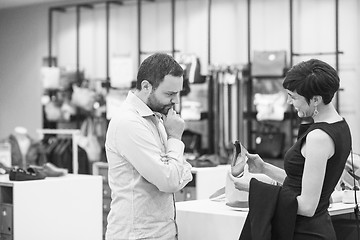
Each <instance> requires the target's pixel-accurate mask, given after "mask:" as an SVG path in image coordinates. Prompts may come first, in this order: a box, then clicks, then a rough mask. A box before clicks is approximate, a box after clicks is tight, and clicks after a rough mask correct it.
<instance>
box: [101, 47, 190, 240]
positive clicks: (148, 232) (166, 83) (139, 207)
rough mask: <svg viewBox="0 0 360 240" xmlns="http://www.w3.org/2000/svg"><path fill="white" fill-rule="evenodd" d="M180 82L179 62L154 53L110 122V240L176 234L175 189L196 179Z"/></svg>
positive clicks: (166, 237)
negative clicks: (187, 150)
mask: <svg viewBox="0 0 360 240" xmlns="http://www.w3.org/2000/svg"><path fill="white" fill-rule="evenodd" d="M182 86H183V69H182V68H181V66H180V65H179V64H178V63H177V62H176V61H175V60H174V59H173V58H172V57H171V56H169V55H167V54H163V53H156V54H153V55H151V56H150V57H148V58H147V59H145V60H144V61H143V63H142V64H141V66H140V68H139V70H138V75H137V83H136V89H135V91H134V92H132V91H130V92H129V94H128V96H127V98H126V100H125V102H124V103H123V105H122V108H121V110H119V114H118V115H117V116H116V117H113V118H112V119H111V121H110V124H109V128H108V131H107V136H106V143H105V148H106V155H107V160H108V163H109V185H110V188H111V198H112V201H111V210H110V213H109V215H108V225H107V231H106V239H107V240H115V239H116V240H119V239H166V240H168V239H177V227H176V222H175V199H174V193H175V192H177V191H179V190H180V189H182V188H183V187H184V186H185V185H186V184H187V183H188V182H190V181H191V180H192V175H191V171H190V170H191V165H190V164H189V163H187V162H186V160H185V159H184V158H183V153H184V143H183V142H181V137H182V134H183V131H184V128H185V123H184V120H183V119H181V118H180V116H179V115H178V114H177V113H176V112H175V111H174V109H173V108H174V105H175V104H176V103H178V102H179V95H180V91H181V90H182Z"/></svg>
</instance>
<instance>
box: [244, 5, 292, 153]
mask: <svg viewBox="0 0 360 240" xmlns="http://www.w3.org/2000/svg"><path fill="white" fill-rule="evenodd" d="M247 13H248V14H247V32H248V35H247V37H248V39H247V42H248V48H247V60H248V63H247V67H246V69H244V71H243V77H244V78H246V79H247V84H246V89H247V96H246V111H245V112H244V113H243V117H244V119H245V129H246V142H247V147H248V148H249V149H255V143H254V135H255V134H256V133H257V131H255V130H254V129H255V125H254V124H253V121H257V120H256V114H257V112H256V111H254V110H253V96H254V91H253V90H254V89H253V81H254V80H255V79H258V80H260V81H273V80H279V79H281V78H283V77H284V74H283V75H279V76H273V75H271V76H253V74H252V69H251V68H252V60H251V59H252V58H251V51H252V48H251V0H247ZM285 72H286V67H285V68H284V69H283V73H285ZM296 119H297V116H296V114H295V112H294V111H293V110H290V111H287V112H285V114H284V120H283V121H289V123H290V124H289V126H290V127H289V132H290V139H293V138H294V128H295V125H296V123H297V120H296ZM285 142H286V138H285ZM285 145H286V144H285Z"/></svg>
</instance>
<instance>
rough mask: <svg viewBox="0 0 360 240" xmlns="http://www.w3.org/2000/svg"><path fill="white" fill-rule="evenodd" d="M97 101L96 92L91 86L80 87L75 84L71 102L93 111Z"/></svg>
mask: <svg viewBox="0 0 360 240" xmlns="http://www.w3.org/2000/svg"><path fill="white" fill-rule="evenodd" d="M95 101H96V93H95V91H92V90H91V89H89V88H83V87H78V86H76V85H73V94H72V96H71V103H72V104H73V105H74V106H76V107H79V108H81V109H84V110H86V111H91V110H92V109H93V106H94V103H95Z"/></svg>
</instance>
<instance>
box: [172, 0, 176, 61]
mask: <svg viewBox="0 0 360 240" xmlns="http://www.w3.org/2000/svg"><path fill="white" fill-rule="evenodd" d="M171 54H172V56H173V57H175V0H171Z"/></svg>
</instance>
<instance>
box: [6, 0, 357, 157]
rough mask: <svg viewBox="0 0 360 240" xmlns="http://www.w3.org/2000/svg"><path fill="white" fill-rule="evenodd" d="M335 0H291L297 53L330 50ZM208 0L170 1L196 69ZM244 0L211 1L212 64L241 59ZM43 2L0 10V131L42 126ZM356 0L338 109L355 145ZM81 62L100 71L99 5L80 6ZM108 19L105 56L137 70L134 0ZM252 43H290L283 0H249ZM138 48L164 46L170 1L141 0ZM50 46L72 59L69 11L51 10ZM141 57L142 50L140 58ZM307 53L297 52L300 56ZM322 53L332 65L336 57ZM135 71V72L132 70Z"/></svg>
mask: <svg viewBox="0 0 360 240" xmlns="http://www.w3.org/2000/svg"><path fill="white" fill-rule="evenodd" d="M334 2H335V1H328V0H305V1H304V0H302V1H294V3H295V4H294V43H293V44H294V49H295V51H298V52H329V51H334V49H335V4H334ZM207 3H208V1H206V0H196V1H193V0H191V1H190V0H179V1H176V13H175V16H176V17H175V48H176V49H177V50H179V51H180V52H183V53H193V54H196V55H198V56H199V58H200V60H201V65H202V68H201V70H202V73H203V74H206V73H207V71H208V66H207V59H208V57H209V56H208V52H207V48H208V45H207V44H208V41H207ZM246 4H247V3H246V1H244V0H213V1H212V9H211V35H210V36H211V43H210V50H211V51H210V52H211V56H210V59H211V63H212V64H220V65H226V64H245V63H246V62H247V5H246ZM49 6H50V5H46V4H41V5H35V6H30V7H19V8H10V9H3V10H0V138H4V137H6V136H8V135H9V134H10V133H11V132H12V130H13V129H14V127H15V126H24V127H26V128H27V129H28V130H29V134H31V135H33V136H36V135H35V134H36V129H38V128H41V127H42V110H41V95H42V85H41V81H40V80H41V79H40V78H41V76H40V68H41V66H42V58H43V57H46V56H47V52H48V7H49ZM358 13H360V6H359V3H358V1H357V0H348V1H340V4H339V43H340V45H339V48H340V50H341V51H344V54H342V55H340V57H339V63H340V65H339V70H340V77H341V80H342V82H341V87H342V88H344V91H341V92H340V93H339V94H340V112H341V114H342V115H343V116H344V117H345V118H346V120H347V121H348V122H349V124H350V127H351V130H352V133H353V149H354V151H357V152H360V136H359V135H360V134H359V132H360V127H359V126H358V120H359V119H360V111H359V110H360V109H359V108H360V106H359V105H358V104H356V103H357V102H359V101H360V99H359V98H360V96H358V95H359V94H357V89H359V87H360V86H359V85H360V83H359V81H358V80H357V79H358V78H359V75H360V74H359V60H358V58H359V56H360V50H359V47H358V40H359V30H358V29H359V23H358V22H359V21H360V19H359V14H358ZM81 16H82V18H81V30H80V65H81V68H83V69H84V70H85V74H86V77H87V78H92V79H100V80H101V79H104V77H105V17H104V7H103V6H98V7H97V8H96V9H95V10H86V9H85V10H82V12H81ZM110 16H111V19H110V57H113V56H118V55H122V56H124V55H125V56H129V57H131V58H132V59H133V60H134V61H133V67H134V69H137V58H138V56H137V51H138V50H137V10H136V5H135V4H133V5H125V6H122V7H117V6H114V7H112V9H111V15H110ZM251 16H252V18H251V22H252V25H251V49H252V50H286V51H288V52H289V48H290V29H289V1H288V0H272V1H266V0H252V5H251ZM141 25H142V32H141V34H142V38H141V46H142V50H144V51H153V50H170V48H171V41H170V39H171V35H170V34H171V15H170V1H157V2H155V3H148V2H144V4H143V8H142V22H141ZM53 35H54V41H53V44H54V45H53V52H54V55H55V56H57V57H58V61H59V65H61V66H66V67H70V68H71V67H74V66H75V59H76V58H75V52H76V49H75V47H76V45H75V12H74V11H73V12H71V11H69V12H67V13H66V16H64V15H63V14H56V16H55V18H54V27H53ZM144 57H145V56H141V60H142V59H143V58H144ZM303 59H306V58H295V59H294V62H298V61H300V60H303ZM321 59H324V60H325V61H328V62H329V63H330V64H332V65H334V64H335V58H334V56H322V57H321ZM133 74H134V78H135V75H136V72H135V71H134V73H133Z"/></svg>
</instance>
